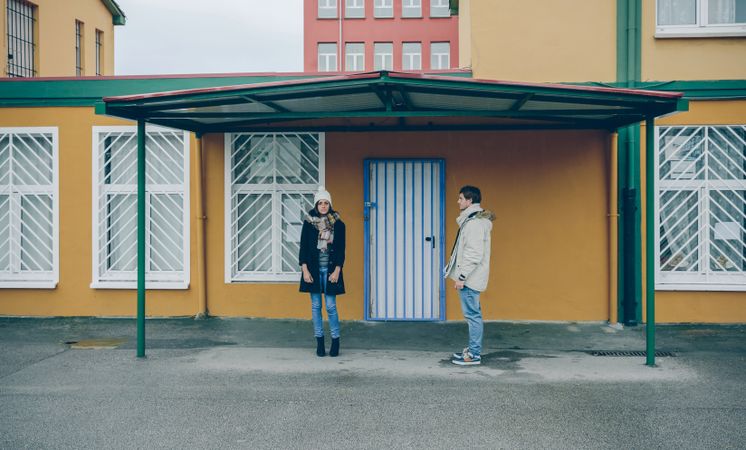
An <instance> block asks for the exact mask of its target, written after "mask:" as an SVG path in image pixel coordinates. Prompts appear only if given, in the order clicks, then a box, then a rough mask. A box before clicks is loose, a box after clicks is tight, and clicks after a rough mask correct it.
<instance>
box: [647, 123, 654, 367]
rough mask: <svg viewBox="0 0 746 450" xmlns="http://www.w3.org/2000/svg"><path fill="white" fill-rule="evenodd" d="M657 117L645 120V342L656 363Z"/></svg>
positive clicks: (651, 363)
mask: <svg viewBox="0 0 746 450" xmlns="http://www.w3.org/2000/svg"><path fill="white" fill-rule="evenodd" d="M654 149H655V118H654V117H648V118H646V120H645V249H646V251H645V264H646V265H645V315H646V317H645V342H646V344H647V345H646V364H647V365H648V366H654V365H655V251H653V249H654V248H655V247H654V245H655V239H654V237H655V220H654V219H653V218H654V217H655V198H654V195H655V189H654V186H655V173H654V170H653V167H655V151H654Z"/></svg>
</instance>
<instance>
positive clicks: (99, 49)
mask: <svg viewBox="0 0 746 450" xmlns="http://www.w3.org/2000/svg"><path fill="white" fill-rule="evenodd" d="M103 62H104V32H103V31H101V30H96V75H98V76H101V75H102V74H103V71H104V63H103Z"/></svg>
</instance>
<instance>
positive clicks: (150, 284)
mask: <svg viewBox="0 0 746 450" xmlns="http://www.w3.org/2000/svg"><path fill="white" fill-rule="evenodd" d="M91 289H129V290H136V289H137V282H135V281H94V282H93V283H91ZM145 289H147V290H149V291H152V290H168V289H172V290H186V289H189V283H186V282H183V281H147V282H145Z"/></svg>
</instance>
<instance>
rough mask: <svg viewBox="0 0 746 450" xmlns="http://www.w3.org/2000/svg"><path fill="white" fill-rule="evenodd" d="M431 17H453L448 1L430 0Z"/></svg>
mask: <svg viewBox="0 0 746 450" xmlns="http://www.w3.org/2000/svg"><path fill="white" fill-rule="evenodd" d="M438 12H440V13H438ZM430 17H451V5H450V4H449V2H448V0H430Z"/></svg>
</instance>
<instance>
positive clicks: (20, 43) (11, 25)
mask: <svg viewBox="0 0 746 450" xmlns="http://www.w3.org/2000/svg"><path fill="white" fill-rule="evenodd" d="M7 2H8V3H7V24H8V41H7V42H8V69H7V70H8V76H9V77H34V76H36V41H35V40H34V39H35V37H34V36H35V34H36V30H35V28H36V19H35V17H36V6H34V5H32V4H31V3H28V2H25V1H23V0H7Z"/></svg>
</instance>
